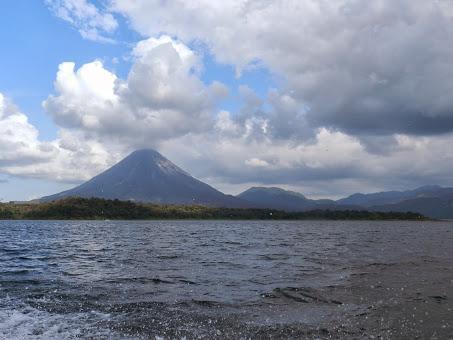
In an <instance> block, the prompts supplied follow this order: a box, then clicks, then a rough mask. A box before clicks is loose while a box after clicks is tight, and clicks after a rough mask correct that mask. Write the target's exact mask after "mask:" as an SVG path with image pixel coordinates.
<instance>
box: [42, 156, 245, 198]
mask: <svg viewBox="0 0 453 340" xmlns="http://www.w3.org/2000/svg"><path fill="white" fill-rule="evenodd" d="M65 197H83V198H91V197H96V198H104V199H119V200H132V201H138V202H151V203H158V204H185V205H193V204H200V205H206V206H212V207H245V206H247V204H246V203H244V202H242V201H241V200H240V199H238V198H236V197H234V196H229V195H225V194H223V193H221V192H220V191H218V190H216V189H214V188H213V187H211V186H209V185H207V184H206V183H203V182H201V181H199V180H197V179H195V178H193V177H192V176H190V175H189V174H188V173H186V172H185V171H183V170H182V169H180V168H179V167H177V166H176V165H175V164H173V163H172V162H170V161H169V160H168V159H166V158H165V157H164V156H162V155H161V154H160V153H158V152H157V151H155V150H151V149H146V150H138V151H135V152H133V153H132V154H130V155H129V156H127V157H126V158H125V159H123V160H122V161H120V162H119V163H118V164H116V165H114V166H113V167H111V168H110V169H108V170H106V171H104V172H103V173H101V174H99V175H97V176H96V177H94V178H92V179H91V180H89V181H88V182H86V183H83V184H82V185H80V186H78V187H75V188H73V189H70V190H67V191H64V192H61V193H58V194H56V195H51V196H47V197H43V198H41V199H40V201H41V202H46V201H54V200H59V199H62V198H65Z"/></svg>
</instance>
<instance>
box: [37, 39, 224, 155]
mask: <svg viewBox="0 0 453 340" xmlns="http://www.w3.org/2000/svg"><path fill="white" fill-rule="evenodd" d="M133 56H134V63H133V66H132V68H131V71H130V72H129V75H128V77H127V79H125V80H122V79H119V78H118V77H116V75H115V74H113V73H111V72H110V71H108V70H106V69H105V68H104V66H103V64H102V63H101V62H100V61H94V62H92V63H89V64H85V65H82V66H81V67H80V68H79V69H78V70H75V65H74V64H73V63H63V64H61V65H60V67H59V71H58V74H57V79H56V81H55V89H56V91H57V95H55V96H49V98H48V99H47V100H46V101H45V102H44V103H43V105H44V108H45V109H46V110H47V112H49V113H50V114H51V115H52V117H53V118H54V120H55V122H56V123H57V124H58V125H60V126H63V127H65V128H68V129H78V130H80V131H84V132H85V133H86V134H87V135H89V136H96V137H97V138H99V139H100V140H103V141H107V140H109V139H111V137H112V138H113V139H115V140H118V139H120V140H122V141H123V142H124V143H125V144H128V145H129V146H130V147H132V146H134V147H140V146H143V145H153V144H155V143H156V142H157V141H159V140H161V139H166V138H173V137H178V136H181V135H184V134H186V133H189V132H192V133H194V132H195V133H196V132H201V131H205V130H207V129H209V128H210V127H211V126H212V125H213V123H214V121H213V111H214V108H215V105H216V102H217V100H218V99H220V98H223V96H224V95H225V94H226V91H227V90H226V88H225V86H223V85H221V84H220V83H213V84H211V85H209V86H206V85H204V84H203V82H202V81H201V80H200V79H199V77H198V75H197V69H198V67H199V64H198V62H199V61H198V57H197V56H196V55H195V54H194V53H193V52H192V51H191V50H190V49H188V48H187V47H186V46H184V45H182V44H180V43H178V42H176V41H173V40H172V39H170V38H169V37H166V36H162V37H160V38H159V39H154V38H150V39H148V40H144V41H141V42H139V43H138V44H137V46H136V47H135V49H134V50H133Z"/></svg>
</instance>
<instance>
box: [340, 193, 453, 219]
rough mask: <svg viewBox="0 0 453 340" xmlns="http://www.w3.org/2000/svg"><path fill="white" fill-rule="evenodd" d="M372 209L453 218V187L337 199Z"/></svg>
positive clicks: (359, 195) (342, 202)
mask: <svg viewBox="0 0 453 340" xmlns="http://www.w3.org/2000/svg"><path fill="white" fill-rule="evenodd" d="M337 202H338V203H340V204H345V203H347V204H356V205H360V206H362V207H364V208H366V209H369V210H373V211H395V212H408V211H411V212H418V213H421V214H423V215H425V216H428V217H430V218H440V219H451V218H453V188H442V187H440V186H437V185H429V186H423V187H420V188H417V189H415V190H408V191H388V192H379V193H373V194H354V195H352V196H349V197H347V198H344V199H341V200H338V201H337Z"/></svg>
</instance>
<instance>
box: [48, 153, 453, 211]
mask: <svg viewBox="0 0 453 340" xmlns="http://www.w3.org/2000/svg"><path fill="white" fill-rule="evenodd" d="M65 197H85V198H89V197H99V198H105V199H119V200H131V201H138V202H152V203H156V204H179V205H194V204H198V205H205V206H212V207H234V208H271V209H277V210H285V211H308V210H318V209H319V210H327V209H329V210H370V211H383V212H389V211H395V212H407V211H411V212H418V213H421V214H423V215H425V216H428V217H432V218H443V219H448V218H453V188H443V187H440V186H436V185H430V186H423V187H420V188H417V189H415V190H408V191H387V192H379V193H371V194H361V193H357V194H353V195H351V196H349V197H346V198H342V199H339V200H336V201H335V200H327V199H322V200H313V199H309V198H307V197H305V196H304V195H302V194H301V193H298V192H294V191H288V190H284V189H281V188H276V187H252V188H250V189H248V190H246V191H244V192H242V193H240V194H239V195H237V196H231V195H226V194H224V193H222V192H220V191H218V190H216V189H214V188H213V187H211V186H209V185H208V184H206V183H203V182H201V181H199V180H197V179H196V178H194V177H192V176H191V175H190V174H188V173H187V172H185V171H184V170H182V169H181V168H179V167H178V166H176V165H175V164H173V163H172V162H171V161H169V160H168V159H166V158H165V157H164V156H162V155H161V154H160V153H158V152H157V151H155V150H151V149H144V150H137V151H135V152H133V153H131V154H130V155H129V156H127V157H126V158H124V159H123V160H122V161H120V162H119V163H117V164H116V165H114V166H112V167H111V168H109V169H107V170H106V171H104V172H102V173H101V174H99V175H97V176H96V177H94V178H92V179H91V180H89V181H87V182H85V183H83V184H81V185H79V186H77V187H75V188H73V189H70V190H67V191H64V192H61V193H58V194H55V195H51V196H47V197H43V198H41V199H40V201H42V202H47V201H54V200H58V199H62V198H65Z"/></svg>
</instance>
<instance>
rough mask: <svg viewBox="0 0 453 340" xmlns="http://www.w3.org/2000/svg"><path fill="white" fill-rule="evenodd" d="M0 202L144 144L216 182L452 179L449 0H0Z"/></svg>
mask: <svg viewBox="0 0 453 340" xmlns="http://www.w3.org/2000/svg"><path fill="white" fill-rule="evenodd" d="M0 13H1V14H2V20H1V21H0V41H1V43H2V49H1V51H2V52H1V53H0V200H1V201H10V200H29V199H33V198H38V197H41V196H44V195H48V194H52V193H56V192H58V191H62V190H65V189H69V188H71V187H73V186H75V185H77V184H79V183H82V182H83V181H86V180H88V179H89V178H91V177H93V176H94V175H96V174H98V173H99V172H101V171H103V170H105V169H107V168H108V167H109V166H112V165H113V164H115V163H116V162H118V161H119V160H121V159H122V158H123V157H125V156H126V155H127V154H129V153H130V152H132V151H134V150H136V149H140V148H153V149H156V150H158V151H159V152H161V153H162V154H163V155H164V156H165V157H167V158H169V159H170V160H171V161H173V162H174V163H176V164H177V165H179V166H180V167H182V168H183V169H184V170H186V171H188V172H189V173H191V174H192V175H193V176H195V177H196V178H198V179H201V180H203V181H205V182H207V183H208V184H210V185H213V186H214V187H215V188H217V189H220V190H222V191H224V192H226V193H230V194H237V193H239V192H241V191H242V190H245V189H247V188H248V187H250V186H279V187H283V188H287V189H292V190H296V191H299V192H301V193H303V194H305V195H307V196H309V197H313V198H326V197H329V198H338V197H342V196H347V195H349V194H352V193H354V192H374V191H383V190H390V189H396V190H402V189H412V188H415V187H418V186H421V185H426V184H439V185H444V186H453V174H452V171H451V168H452V165H453V147H452V145H453V44H451V41H453V1H451V0H374V1H370V2H367V3H366V5H365V4H364V2H363V1H360V0H329V1H325V0H281V1H271V0H231V1H217V0H193V1H190V2H189V1H183V0H174V1H171V2H170V1H160V0H133V1H132V0H98V1H94V0H43V1H39V0H36V1H28V0H2V1H1V2H0Z"/></svg>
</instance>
